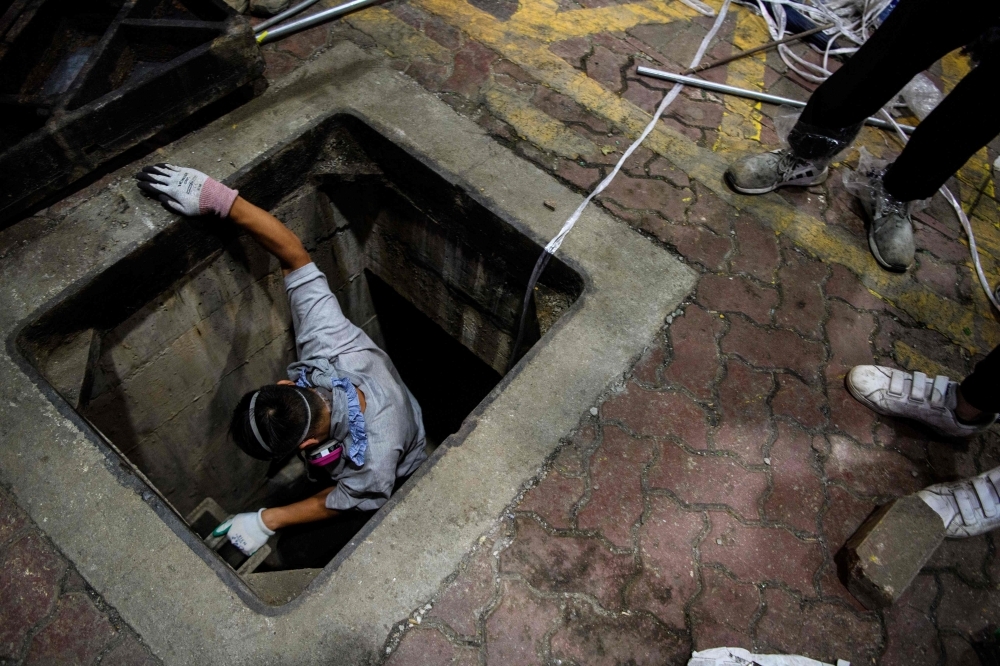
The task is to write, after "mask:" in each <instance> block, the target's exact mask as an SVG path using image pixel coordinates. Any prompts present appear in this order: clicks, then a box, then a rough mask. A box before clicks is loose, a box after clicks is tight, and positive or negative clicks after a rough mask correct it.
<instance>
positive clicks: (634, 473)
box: [577, 428, 654, 548]
mask: <svg viewBox="0 0 1000 666" xmlns="http://www.w3.org/2000/svg"><path fill="white" fill-rule="evenodd" d="M653 450H654V443H653V442H651V441H648V440H637V439H632V438H631V437H629V436H628V435H626V434H625V433H623V432H622V431H621V430H619V429H617V428H608V429H606V430H605V431H604V441H602V442H601V445H600V447H598V449H597V451H595V452H594V455H593V457H592V458H591V459H590V482H591V483H590V498H589V499H588V501H587V504H586V506H584V507H583V508H582V509H581V510H580V513H579V514H578V516H577V522H578V524H579V526H580V529H581V530H599V531H600V532H601V533H602V534H603V535H604V536H605V537H606V538H607V539H608V540H609V541H610V542H611V543H613V544H614V545H615V546H617V547H619V548H631V547H632V526H633V525H634V524H635V522H636V521H637V520H638V519H639V516H641V515H642V509H643V505H642V499H643V498H642V471H643V468H644V467H645V466H646V464H647V463H649V462H650V461H651V460H652V457H653Z"/></svg>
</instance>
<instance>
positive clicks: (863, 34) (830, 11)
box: [756, 0, 893, 83]
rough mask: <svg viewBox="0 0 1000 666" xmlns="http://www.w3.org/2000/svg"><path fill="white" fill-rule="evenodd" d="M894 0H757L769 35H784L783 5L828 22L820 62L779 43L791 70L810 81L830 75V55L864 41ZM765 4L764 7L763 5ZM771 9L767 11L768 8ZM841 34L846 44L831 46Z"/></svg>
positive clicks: (845, 51)
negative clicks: (810, 59) (826, 36)
mask: <svg viewBox="0 0 1000 666" xmlns="http://www.w3.org/2000/svg"><path fill="white" fill-rule="evenodd" d="M892 2H893V0H803V1H801V2H797V1H795V0H756V3H757V9H758V10H759V12H760V15H761V17H762V18H763V19H764V23H765V24H767V30H768V32H769V33H771V38H772V39H775V40H778V39H782V38H784V37H785V30H786V28H787V22H788V19H787V15H786V13H785V7H791V8H792V9H795V10H796V11H797V12H798V13H800V14H802V15H803V16H805V17H806V18H807V19H809V20H810V21H812V22H813V23H815V24H816V25H830V26H832V27H831V28H830V30H824V31H823V32H824V34H827V35H829V37H830V39H829V41H828V42H827V46H826V49H825V51H824V52H823V64H822V65H817V64H815V63H812V62H809V61H808V60H806V59H805V58H802V57H801V56H799V55H797V54H796V53H795V52H794V51H792V49H791V48H789V46H788V45H787V44H780V45H779V46H778V55H780V56H781V59H782V60H783V61H784V63H785V64H786V65H787V66H788V68H789V69H791V70H792V71H793V72H795V73H796V74H798V75H799V76H801V77H802V78H804V79H806V80H807V81H812V82H813V83H822V82H823V81H826V80H827V79H828V78H830V76H831V74H832V73H833V72H831V71H830V70H829V62H830V56H831V55H842V54H848V53H854V52H855V51H857V50H858V49H859V48H861V45H862V44H864V43H865V41H866V40H867V39H868V36H869V35H870V34H871V33H872V32H873V31H874V30H875V28H876V20H877V19H878V17H879V15H880V14H881V13H882V12H883V11H884V10H885V9H886V8H887V7H888V6H889V5H890V4H891V3H892ZM765 4H767V5H768V6H767V7H765V6H764V5H765ZM768 9H770V11H768ZM772 14H773V16H772ZM839 37H843V39H844V40H846V42H847V43H848V44H849V45H848V46H841V47H839V48H833V45H834V42H836V41H837V38H839Z"/></svg>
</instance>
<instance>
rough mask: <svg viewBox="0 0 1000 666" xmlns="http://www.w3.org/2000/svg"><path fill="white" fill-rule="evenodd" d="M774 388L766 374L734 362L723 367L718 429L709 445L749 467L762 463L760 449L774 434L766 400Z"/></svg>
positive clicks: (762, 457) (771, 380)
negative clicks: (729, 454)
mask: <svg viewBox="0 0 1000 666" xmlns="http://www.w3.org/2000/svg"><path fill="white" fill-rule="evenodd" d="M773 388H774V380H773V379H772V377H771V375H770V374H769V373H763V372H755V371H753V370H752V369H751V368H749V367H748V366H747V365H745V364H743V363H740V362H739V361H738V360H736V359H731V360H730V361H729V362H728V363H727V364H726V377H725V379H723V380H722V381H721V382H720V383H719V403H720V404H719V412H721V417H720V419H719V427H718V428H716V429H715V431H714V432H713V433H712V441H713V443H714V444H715V448H716V449H719V450H725V451H732V452H733V453H735V454H736V455H738V456H739V457H740V458H741V459H742V460H743V461H744V462H745V463H747V464H749V465H759V464H761V463H762V462H764V447H765V446H766V445H767V444H769V443H770V441H771V437H772V436H773V433H774V426H773V424H772V418H771V410H770V409H769V408H768V406H767V400H768V398H769V397H770V395H771V391H772V390H773Z"/></svg>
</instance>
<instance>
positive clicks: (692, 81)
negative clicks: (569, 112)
mask: <svg viewBox="0 0 1000 666" xmlns="http://www.w3.org/2000/svg"><path fill="white" fill-rule="evenodd" d="M636 71H637V72H639V74H641V75H642V76H651V77H653V78H655V79H663V80H664V81H672V82H674V83H682V84H684V85H686V86H694V87H696V88H704V89H705V90H712V91H714V92H720V93H724V94H727V95H736V96H737V97H746V98H748V99H753V100H757V101H758V102H768V103H770V104H786V105H788V106H794V107H797V108H802V107H804V106H805V105H806V103H805V102H800V101H799V100H797V99H788V98H787V97H778V96H777V95H769V94H767V93H762V92H758V91H756V90H747V89H746V88H737V87H736V86H727V85H726V84H724V83H714V82H712V81H704V80H702V79H696V78H694V77H692V76H684V75H683V74H671V73H670V72H664V71H662V70H659V69H652V68H651V67H639V68H638V69H637V70H636ZM865 122H866V123H868V124H869V125H873V126H875V127H881V128H883V129H887V130H893V129H895V128H894V127H893V126H892V123H890V122H888V121H885V120H882V119H881V118H869V119H868V120H866V121H865ZM900 128H901V129H902V130H903V131H904V132H906V133H907V134H909V133H911V132H912V131H913V130H914V129H916V128H914V127H911V126H910V125H900Z"/></svg>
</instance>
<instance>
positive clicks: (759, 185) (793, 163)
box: [726, 148, 830, 194]
mask: <svg viewBox="0 0 1000 666" xmlns="http://www.w3.org/2000/svg"><path fill="white" fill-rule="evenodd" d="M829 174H830V169H829V167H826V166H820V165H819V164H817V163H816V162H812V161H810V160H805V159H802V158H800V157H796V156H795V155H794V154H793V153H792V151H791V150H789V149H787V148H784V149H782V150H773V151H771V152H769V153H759V154H757V155H747V156H746V157H741V158H740V159H738V160H736V161H735V162H734V163H733V164H731V165H730V166H729V168H728V169H726V182H727V183H728V184H729V186H730V187H731V188H733V189H734V190H736V191H737V192H739V193H740V194H764V193H765V192H771V191H773V190H776V189H778V188H779V187H785V186H787V185H792V186H796V187H808V186H810V185H818V184H820V183H822V182H823V181H825V180H826V177H827V176H828V175H829Z"/></svg>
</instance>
